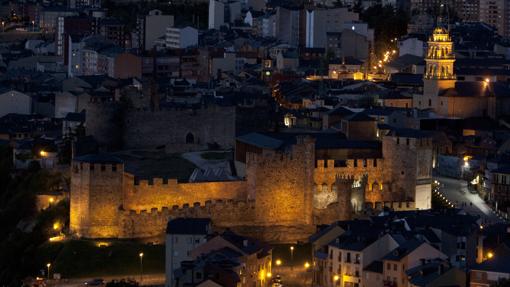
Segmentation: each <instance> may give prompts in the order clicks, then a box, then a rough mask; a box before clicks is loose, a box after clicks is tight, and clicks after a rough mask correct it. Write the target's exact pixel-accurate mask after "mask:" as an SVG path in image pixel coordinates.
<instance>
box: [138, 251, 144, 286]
mask: <svg viewBox="0 0 510 287" xmlns="http://www.w3.org/2000/svg"><path fill="white" fill-rule="evenodd" d="M138 256H139V257H140V285H142V279H143V278H142V277H143V252H140V254H138Z"/></svg>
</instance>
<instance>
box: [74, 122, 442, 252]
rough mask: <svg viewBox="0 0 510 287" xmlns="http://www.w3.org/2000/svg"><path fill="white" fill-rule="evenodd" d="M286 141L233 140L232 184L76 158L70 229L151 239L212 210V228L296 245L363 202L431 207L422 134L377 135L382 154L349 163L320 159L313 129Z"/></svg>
mask: <svg viewBox="0 0 510 287" xmlns="http://www.w3.org/2000/svg"><path fill="white" fill-rule="evenodd" d="M291 138H292V140H291V141H288V142H283V141H278V140H276V139H274V138H273V139H272V138H271V137H270V136H268V135H261V134H252V135H248V136H245V137H240V138H238V141H237V145H236V161H237V162H236V165H237V166H239V168H238V169H239V170H243V172H242V173H243V175H244V176H242V177H240V178H239V179H238V180H233V181H221V182H179V181H177V179H166V178H152V179H148V180H147V179H142V180H139V179H137V178H135V175H134V174H132V173H130V172H129V171H127V170H126V168H125V164H124V162H123V161H122V160H120V159H119V158H117V157H115V156H110V155H87V156H82V157H77V158H75V159H74V160H73V163H72V167H71V169H72V171H71V173H72V175H71V196H70V198H71V214H70V228H71V231H72V232H73V233H75V234H76V235H77V236H80V237H86V238H150V237H157V236H160V235H162V234H163V233H164V229H165V226H166V223H167V221H168V219H169V218H175V217H210V218H211V219H212V221H213V224H214V225H215V227H217V228H231V229H233V230H235V231H237V232H240V233H242V234H246V235H249V236H255V237H257V238H260V239H263V240H267V241H271V242H292V241H296V240H304V239H306V238H307V236H308V235H310V234H312V233H313V232H314V231H315V226H316V225H318V224H327V223H331V222H333V221H335V220H345V219H349V218H351V216H353V214H356V213H359V212H362V211H363V210H365V209H366V208H367V207H370V208H375V209H381V208H382V207H384V206H387V207H390V208H393V209H395V210H411V209H427V208H430V204H431V167H432V163H431V162H432V139H431V138H430V137H429V136H427V135H426V134H423V133H422V132H419V131H410V130H394V131H391V132H390V133H388V134H387V135H386V136H384V138H383V139H382V144H381V145H382V147H381V151H382V153H381V154H382V156H380V157H377V158H351V159H347V160H345V161H339V160H335V159H328V158H324V157H323V156H320V157H319V156H318V152H323V150H321V148H322V147H321V146H319V144H318V143H317V142H316V139H315V138H314V137H312V136H309V135H295V136H292V137H291ZM268 142H270V143H276V142H278V143H279V144H278V145H274V144H269V145H267V144H265V143H268ZM328 149H329V151H330V152H331V153H332V154H333V153H334V152H335V151H334V150H332V149H331V147H328ZM337 152H341V150H340V149H339V150H337Z"/></svg>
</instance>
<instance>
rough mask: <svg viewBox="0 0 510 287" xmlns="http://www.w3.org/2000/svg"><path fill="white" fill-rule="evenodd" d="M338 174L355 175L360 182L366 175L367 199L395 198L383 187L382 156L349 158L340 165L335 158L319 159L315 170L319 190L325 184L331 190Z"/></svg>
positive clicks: (386, 199)
mask: <svg viewBox="0 0 510 287" xmlns="http://www.w3.org/2000/svg"><path fill="white" fill-rule="evenodd" d="M338 175H349V176H353V177H354V180H356V181H358V182H360V181H361V179H362V178H363V177H364V176H366V180H367V182H366V183H367V185H366V186H365V196H364V197H365V199H364V200H366V201H372V202H376V201H391V200H394V199H393V198H392V197H391V194H390V193H389V191H388V190H387V189H384V188H383V185H384V179H385V173H384V160H383V159H381V158H373V159H371V158H369V159H349V160H347V161H346V166H339V167H335V161H334V160H326V161H325V160H317V168H316V169H315V172H314V182H315V184H316V188H317V190H321V189H322V187H323V185H324V184H326V186H327V187H328V189H329V190H331V189H332V188H333V185H334V184H335V182H336V177H337V176H338ZM360 204H362V202H360Z"/></svg>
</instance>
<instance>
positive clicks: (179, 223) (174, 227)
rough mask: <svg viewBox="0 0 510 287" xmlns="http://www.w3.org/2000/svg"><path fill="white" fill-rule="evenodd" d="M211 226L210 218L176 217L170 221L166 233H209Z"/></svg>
mask: <svg viewBox="0 0 510 287" xmlns="http://www.w3.org/2000/svg"><path fill="white" fill-rule="evenodd" d="M210 227H211V219H210V218H176V219H172V220H170V221H168V224H167V226H166V234H190V235H207V234H209V232H210Z"/></svg>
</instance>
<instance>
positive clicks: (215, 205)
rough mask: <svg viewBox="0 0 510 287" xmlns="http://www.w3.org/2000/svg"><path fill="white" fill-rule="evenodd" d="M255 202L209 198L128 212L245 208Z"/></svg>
mask: <svg viewBox="0 0 510 287" xmlns="http://www.w3.org/2000/svg"><path fill="white" fill-rule="evenodd" d="M254 204H255V200H233V199H229V200H221V199H219V200H207V201H206V202H204V203H201V202H194V203H193V204H189V203H185V204H183V205H173V206H171V207H168V206H164V207H161V208H157V207H153V208H151V209H141V210H134V209H132V210H129V211H127V214H129V215H130V216H131V215H132V216H134V215H141V216H149V215H161V214H174V213H176V212H189V211H198V210H208V209H215V210H220V209H243V208H250V207H253V206H254Z"/></svg>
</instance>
